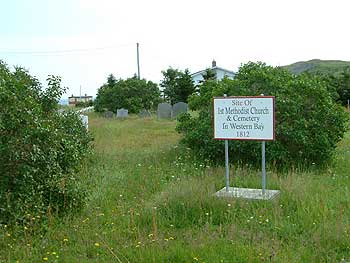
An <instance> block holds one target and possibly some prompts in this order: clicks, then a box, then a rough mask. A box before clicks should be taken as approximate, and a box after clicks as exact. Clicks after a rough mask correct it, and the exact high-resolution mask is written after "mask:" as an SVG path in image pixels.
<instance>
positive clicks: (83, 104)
mask: <svg viewBox="0 0 350 263" xmlns="http://www.w3.org/2000/svg"><path fill="white" fill-rule="evenodd" d="M92 105H94V103H93V101H86V102H84V101H79V102H77V103H76V104H75V107H81V108H85V107H91V106H92Z"/></svg>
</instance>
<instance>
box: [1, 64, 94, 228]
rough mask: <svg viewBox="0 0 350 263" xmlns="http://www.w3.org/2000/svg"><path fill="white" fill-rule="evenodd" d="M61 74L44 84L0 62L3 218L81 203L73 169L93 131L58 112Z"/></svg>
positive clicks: (42, 213) (86, 150) (69, 114)
mask: <svg viewBox="0 0 350 263" xmlns="http://www.w3.org/2000/svg"><path fill="white" fill-rule="evenodd" d="M60 81H61V79H60V78H59V77H54V76H49V78H48V87H47V88H46V89H43V88H42V86H41V84H40V83H39V82H38V80H37V79H35V78H33V77H32V76H30V75H29V74H28V72H27V71H26V70H24V69H22V68H20V67H16V68H15V70H14V72H11V71H10V70H9V69H8V67H7V65H6V64H4V63H3V62H1V61H0V159H1V162H0V174H1V176H0V222H9V221H21V222H25V221H26V218H27V216H26V215H27V214H30V215H31V216H30V217H32V216H36V215H38V216H40V217H41V218H43V217H45V215H47V211H48V210H50V211H51V212H52V211H57V212H64V211H66V210H67V209H68V208H78V207H80V206H81V205H82V203H83V200H84V199H83V197H84V190H83V189H81V187H80V186H79V180H77V178H76V176H75V173H76V172H77V171H78V170H79V168H80V167H81V164H82V161H83V159H84V157H85V156H87V154H88V153H89V152H90V147H91V145H90V142H91V136H90V135H89V133H88V132H87V131H86V130H85V128H84V126H83V125H82V122H81V120H80V118H79V116H78V115H77V114H75V113H74V112H65V113H59V112H58V100H59V98H60V97H61V95H62V94H63V92H64V88H62V87H61V86H60Z"/></svg>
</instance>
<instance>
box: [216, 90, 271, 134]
mask: <svg viewBox="0 0 350 263" xmlns="http://www.w3.org/2000/svg"><path fill="white" fill-rule="evenodd" d="M274 106H275V97H272V96H260V97H216V98H213V116H214V139H217V140H262V141H272V140H274V139H275V108H274Z"/></svg>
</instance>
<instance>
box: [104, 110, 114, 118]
mask: <svg viewBox="0 0 350 263" xmlns="http://www.w3.org/2000/svg"><path fill="white" fill-rule="evenodd" d="M113 115H114V113H113V112H112V111H106V112H105V118H113Z"/></svg>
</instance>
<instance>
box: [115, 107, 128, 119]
mask: <svg viewBox="0 0 350 263" xmlns="http://www.w3.org/2000/svg"><path fill="white" fill-rule="evenodd" d="M128 113H129V112H128V110H126V109H123V108H122V109H117V118H126V117H128Z"/></svg>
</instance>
